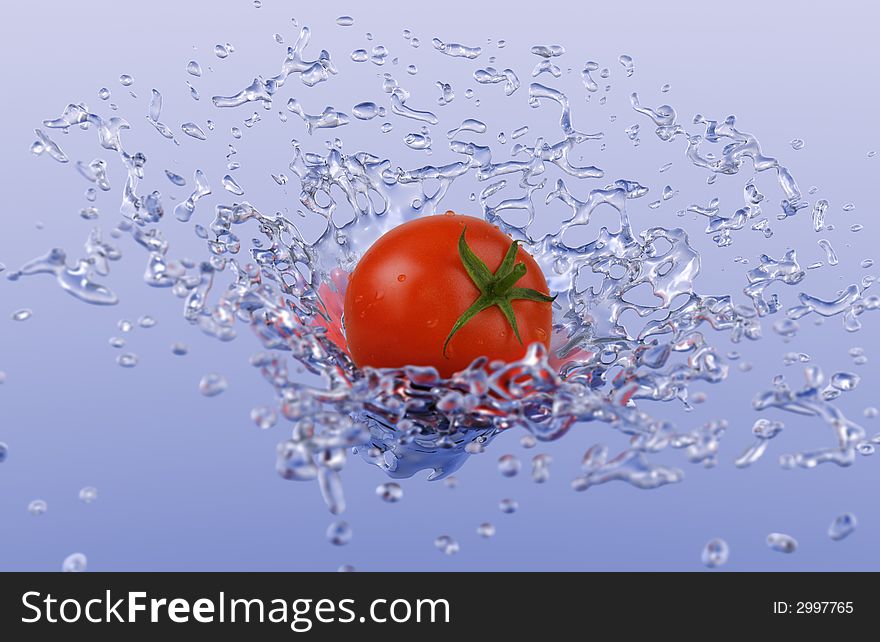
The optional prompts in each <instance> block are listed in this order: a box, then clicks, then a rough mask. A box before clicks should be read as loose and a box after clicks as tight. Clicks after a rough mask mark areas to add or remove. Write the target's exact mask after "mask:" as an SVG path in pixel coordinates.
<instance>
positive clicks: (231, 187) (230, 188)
mask: <svg viewBox="0 0 880 642" xmlns="http://www.w3.org/2000/svg"><path fill="white" fill-rule="evenodd" d="M221 182H222V183H223V188H224V189H225V190H226V191H227V192H229V193H230V194H235V195H236V196H243V195H244V190H243V189H242V188H241V186H240V185H239V184H238V183H236V182H235V179H234V178H232V176H230V175H229V174H227V175H226V176H224V177H223V180H222V181H221Z"/></svg>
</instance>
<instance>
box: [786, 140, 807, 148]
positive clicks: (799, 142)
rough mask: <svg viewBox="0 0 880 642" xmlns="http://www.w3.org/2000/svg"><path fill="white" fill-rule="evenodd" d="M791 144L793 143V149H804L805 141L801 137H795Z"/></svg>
mask: <svg viewBox="0 0 880 642" xmlns="http://www.w3.org/2000/svg"><path fill="white" fill-rule="evenodd" d="M789 145H791V148H792V149H803V148H804V141H802V140H801V139H800V138H795V139H794V140H792V141H791V142H790V143H789Z"/></svg>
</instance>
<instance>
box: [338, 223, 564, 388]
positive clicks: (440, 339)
mask: <svg viewBox="0 0 880 642" xmlns="http://www.w3.org/2000/svg"><path fill="white" fill-rule="evenodd" d="M505 258H506V259H507V260H506V261H505ZM480 264H482V265H480ZM505 276H506V278H503V277H505ZM551 302H552V298H551V297H549V296H548V289H547V281H546V280H545V278H544V275H543V274H542V272H541V269H540V268H539V267H538V265H537V263H535V260H534V259H533V258H532V257H531V256H530V255H529V254H528V253H527V252H525V251H524V250H523V249H522V248H519V247H518V245H514V244H513V241H512V240H511V239H510V237H508V236H507V235H506V234H504V233H503V232H502V231H501V230H499V229H498V228H497V227H495V226H493V225H490V224H489V223H487V222H486V221H484V220H481V219H478V218H473V217H470V216H461V215H458V214H455V213H454V212H447V213H446V214H445V215H435V216H425V217H423V218H419V219H415V220H413V221H410V222H408V223H405V224H403V225H400V226H398V227H396V228H395V229H393V230H391V231H390V232H388V233H387V234H385V235H384V236H383V237H381V238H380V239H379V240H378V241H376V243H375V244H374V245H373V246H372V247H371V248H370V249H369V250H367V251H366V253H365V254H364V256H363V257H362V258H361V260H360V262H359V263H358V265H357V267H356V268H355V270H354V272H352V273H351V276H350V278H349V282H348V287H347V289H346V292H345V335H346V339H347V341H348V348H349V351H350V353H351V356H352V359H354V362H355V364H356V365H358V366H359V367H363V366H373V367H377V368H380V367H385V368H395V367H401V366H405V365H415V366H433V367H434V368H436V369H437V371H438V372H439V373H440V375H441V376H443V377H449V376H451V375H452V374H453V373H455V372H457V371H460V370H462V369H464V368H465V367H466V366H468V365H469V364H470V363H471V362H472V361H473V360H474V359H476V358H478V357H482V356H485V357H488V358H489V359H493V360H494V359H500V360H503V361H505V362H511V361H515V360H517V359H519V358H521V357H522V356H523V355H524V354H525V352H526V348H527V347H528V345H529V344H531V343H543V344H544V345H545V346H547V347H548V348H549V347H550V334H551V321H552V309H551ZM505 308H506V312H505ZM466 313H467V314H466ZM463 315H465V316H463ZM515 329H516V330H518V333H519V337H517V333H516V332H515Z"/></svg>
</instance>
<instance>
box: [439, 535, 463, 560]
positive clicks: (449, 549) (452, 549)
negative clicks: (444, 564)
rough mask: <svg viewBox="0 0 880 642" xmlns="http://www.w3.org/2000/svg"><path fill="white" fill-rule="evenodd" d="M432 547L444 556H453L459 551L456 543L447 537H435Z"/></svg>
mask: <svg viewBox="0 0 880 642" xmlns="http://www.w3.org/2000/svg"><path fill="white" fill-rule="evenodd" d="M434 546H436V547H437V548H438V549H439V550H440V551H442V552H443V553H445V554H446V555H455V554H456V553H458V550H459V547H458V542H456V541H455V540H454V539H452V538H451V537H450V536H449V535H440V536H439V537H437V538H436V539H435V540H434Z"/></svg>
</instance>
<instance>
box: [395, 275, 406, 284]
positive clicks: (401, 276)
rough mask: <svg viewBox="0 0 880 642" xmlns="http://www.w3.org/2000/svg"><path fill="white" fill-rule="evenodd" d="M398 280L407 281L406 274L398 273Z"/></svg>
mask: <svg viewBox="0 0 880 642" xmlns="http://www.w3.org/2000/svg"><path fill="white" fill-rule="evenodd" d="M397 280H398V281H400V282H401V283H403V282H404V281H406V274H398V275H397Z"/></svg>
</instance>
